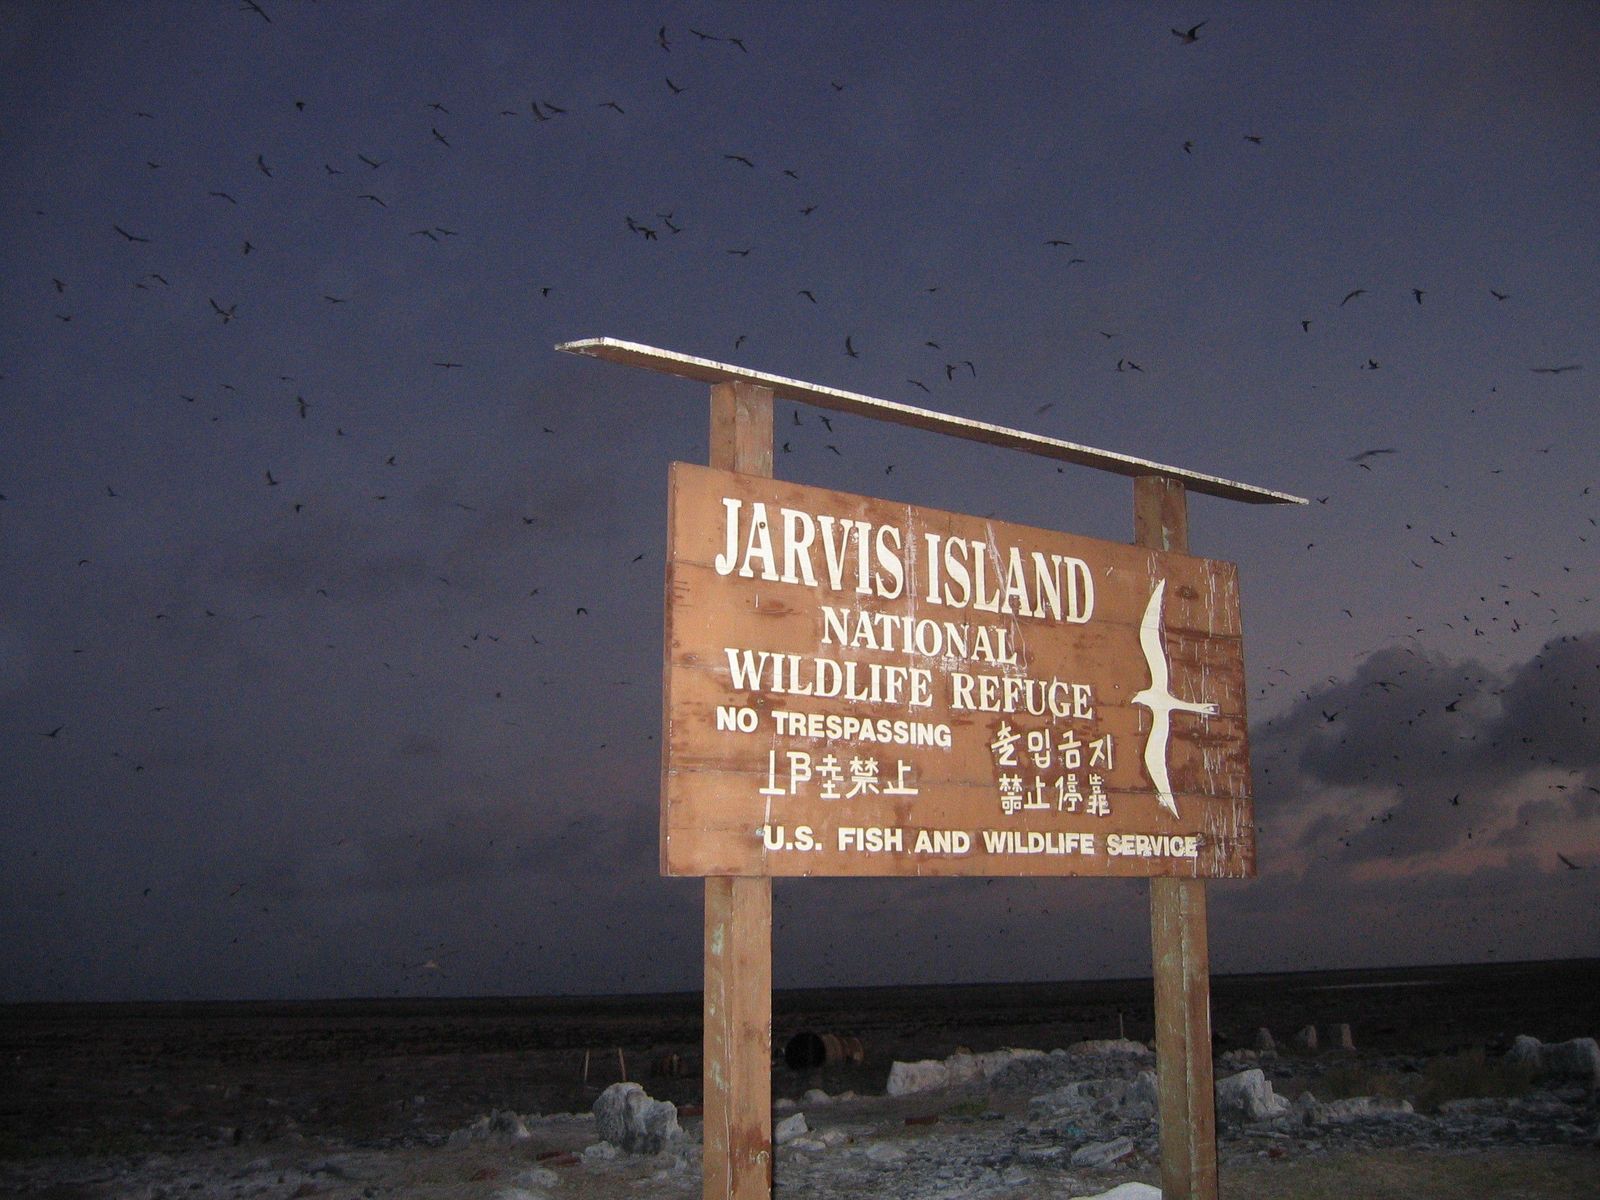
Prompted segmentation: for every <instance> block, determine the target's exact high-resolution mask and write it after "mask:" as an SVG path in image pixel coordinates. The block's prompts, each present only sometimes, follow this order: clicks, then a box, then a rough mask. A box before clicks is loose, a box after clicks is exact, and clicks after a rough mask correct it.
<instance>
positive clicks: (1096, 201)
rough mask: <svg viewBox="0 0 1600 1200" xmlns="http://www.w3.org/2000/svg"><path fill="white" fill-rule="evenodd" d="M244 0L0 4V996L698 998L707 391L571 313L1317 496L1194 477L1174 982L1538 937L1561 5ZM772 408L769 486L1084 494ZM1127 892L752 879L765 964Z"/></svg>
mask: <svg viewBox="0 0 1600 1200" xmlns="http://www.w3.org/2000/svg"><path fill="white" fill-rule="evenodd" d="M260 7H261V10H262V12H261V13H257V12H253V11H251V10H250V9H249V8H247V7H244V6H242V5H238V4H236V3H234V2H233V0H227V2H224V3H216V4H206V5H194V4H177V5H161V4H149V5H139V6H122V5H99V6H89V5H72V6H61V5H53V4H18V3H5V4H0V114H3V117H0V171H3V183H4V187H3V188H0V204H3V205H4V210H5V215H4V220H3V221H0V304H3V305H4V319H3V321H0V496H3V497H4V499H3V501H0V563H3V566H4V572H5V578H6V580H7V584H8V586H7V587H6V589H5V593H4V596H3V598H0V698H3V703H0V753H3V755H4V761H5V769H4V771H3V772H0V847H3V855H4V861H5V870H4V871H3V872H0V981H3V983H0V999H34V998H44V999H50V998H79V997H86V998H123V997H190V996H194V997H212V996H279V995H374V994H376V995H387V994H391V993H394V992H400V993H416V992H428V993H445V994H473V993H530V992H535V993H537V992H554V991H602V990H641V989H659V988H685V987H693V986H696V984H697V982H698V978H699V971H700V917H699V904H700V888H699V885H698V883H696V882H694V881H664V880H661V879H660V878H659V877H658V876H657V874H656V844H655V843H656V828H657V815H656V810H657V791H658V771H659V761H658V744H657V733H658V729H659V720H660V713H659V704H660V700H659V695H660V688H659V674H660V657H661V644H660V638H661V634H660V627H661V583H662V552H663V546H664V538H665V528H664V523H665V518H664V511H665V504H664V500H665V487H666V466H667V463H668V462H669V461H671V460H673V459H682V460H688V461H704V460H705V456H706V435H705V425H706V403H705V389H704V388H703V387H702V386H700V385H697V384H690V383H684V382H681V381H677V380H671V379H666V378H662V377H656V376H652V375H648V374H644V373H640V372H634V371H628V370H625V369H623V368H619V367H614V366H610V365H606V364H599V363H594V362H590V361H586V360H581V359H577V358H572V357H569V356H565V355H561V354H557V353H554V352H553V351H552V349H551V347H552V346H553V345H554V344H556V343H557V342H561V341H566V340H569V339H573V338H581V337H590V336H600V335H609V336H613V337H619V338H625V339H628V340H633V341H639V342H645V343H650V344H654V345H659V346H663V347H666V348H669V349H673V350H679V351H682V352H685V353H691V354H697V355H701V356H703V357H708V358H713V359H720V360H724V361H732V362H737V363H740V364H743V365H747V366H750V367H753V368H756V369H759V370H765V371H771V372H775V373H778V374H783V375H788V376H792V377H797V378H801V379H807V380H811V381H814V382H816V383H820V384H824V385H828V386H833V387H839V388H845V389H849V390H853V391H858V392H864V393H867V394H870V395H875V396H881V397H885V398H888V399H894V400H901V401H905V402H909V403H916V404H924V405H927V406H930V407H935V408H939V409H942V410H944V411H948V412H953V413H959V414H962V415H967V416H973V417H979V418H982V419H984V420H989V421H993V422H997V423H1000V424H1005V425H1012V426H1017V427H1021V428H1026V429H1032V430H1037V431H1039V432H1043V433H1048V434H1052V435H1055V436H1059V437H1064V438H1068V439H1071V440H1074V441H1078V442H1083V443H1087V444H1090V445H1097V446H1103V447H1106V448H1108V449H1113V450H1118V451H1123V452H1126V453H1130V454H1135V455H1140V456H1143V457H1147V458H1152V459H1156V460H1158V461H1165V462H1172V463H1176V464H1178V465H1182V466H1185V467H1189V468H1193V469H1196V470H1201V471H1206V472H1210V473H1213V474H1218V475H1223V476H1226V477H1230V478H1235V479H1241V480H1244V481H1247V482H1250V483H1255V484H1259V485H1263V486H1266V487H1271V488H1276V489H1280V490H1283V491H1287V492H1293V493H1297V494H1300V495H1305V496H1309V497H1311V498H1312V503H1311V504H1310V505H1309V506H1307V507H1305V508H1297V509H1288V508H1279V509H1271V508H1269V509H1263V508H1255V507H1248V506H1242V505H1234V504H1229V503H1225V502H1222V501H1216V500H1209V499H1206V498H1203V497H1197V498H1195V499H1194V500H1193V501H1192V502H1191V509H1190V514H1191V544H1192V547H1193V549H1194V552H1195V553H1198V554H1204V555H1207V556H1210V557H1216V558H1226V559H1230V560H1233V561H1236V562H1238V563H1239V565H1240V571H1241V582H1242V589H1243V596H1244V618H1245V628H1246V641H1245V656H1246V664H1247V668H1248V670H1249V674H1250V682H1251V689H1250V690H1251V697H1252V699H1251V703H1252V718H1253V721H1254V726H1253V756H1254V758H1255V762H1256V780H1257V783H1256V788H1257V790H1256V812H1257V818H1258V821H1259V823H1260V825H1261V843H1260V856H1259V857H1260V868H1261V878H1260V879H1259V880H1257V881H1254V882H1252V883H1247V884H1226V885H1217V886H1216V887H1215V888H1214V893H1213V896H1214V898H1213V910H1212V911H1213V918H1212V955H1213V964H1214V967H1215V969H1217V970H1219V971H1222V970H1253V969H1266V968H1279V967H1331V966H1341V965H1354V964H1363V963H1380V962H1414V961H1446V960H1464V961H1471V960H1477V959H1483V958H1491V957H1499V958H1513V957H1516V958H1520V957H1539V956H1555V955H1572V954H1592V953H1594V952H1595V950H1596V944H1595V941H1594V935H1593V927H1594V926H1593V921H1594V910H1595V904H1596V900H1597V898H1600V885H1597V882H1596V881H1597V880H1600V790H1597V789H1600V738H1597V737H1596V731H1597V728H1600V609H1597V607H1596V604H1595V600H1594V597H1595V594H1596V590H1597V586H1600V556H1597V554H1596V546H1597V544H1600V541H1597V539H1600V527H1597V525H1596V521H1597V520H1600V479H1597V472H1596V468H1595V463H1596V461H1597V458H1596V450H1597V442H1600V416H1597V406H1596V403H1595V394H1594V383H1593V380H1594V377H1595V374H1596V372H1597V371H1600V355H1597V345H1596V335H1597V330H1600V326H1597V324H1596V321H1595V313H1596V312H1597V311H1600V305H1597V296H1596V280H1597V278H1600V273H1597V267H1600V262H1597V252H1596V247H1597V246H1600V215H1597V214H1600V206H1597V205H1596V204H1595V197H1596V196H1597V195H1600V186H1597V185H1600V169H1597V159H1596V146H1597V145H1600V85H1597V84H1596V82H1595V73H1594V64H1595V62H1596V61H1600V36H1597V33H1596V23H1595V22H1594V20H1593V13H1592V11H1591V10H1588V9H1586V8H1583V7H1580V6H1568V5H1550V6H1544V5H1532V4H1504V5H1500V4H1480V5H1458V6H1448V7H1439V6H1432V5H1421V4H1418V5H1382V6H1376V5H1359V6H1358V5H1341V6H1338V7H1337V8H1333V7H1330V6H1325V5H1281V4H1268V5H1230V6H1227V7H1226V8H1225V9H1224V8H1222V7H1220V6H1219V7H1218V9H1216V10H1214V11H1213V10H1209V9H1205V8H1195V7H1193V6H1187V5H1148V6H1133V5H1121V4H1118V5H1067V4H1062V5H1047V6H1036V5H1028V6H1023V5H1014V6H981V7H980V6H972V5H960V6H957V5H937V4H929V5H917V6H910V5H874V4H866V5H860V4H837V5H824V4H808V5H791V6H783V7H773V8H758V9H752V8H749V7H746V6H719V5H701V4H672V3H667V4H660V5H653V6H642V5H584V6H577V5H571V6H568V5H561V6H557V5H545V6H530V5H520V4H505V5H492V4H468V5H458V6H450V7H449V8H445V7H442V6H438V5H433V4H425V3H393V4H369V5H362V6H345V5H334V4H320V5H319V4H302V3H291V2H288V0H261V6H260ZM263 14H264V15H263ZM1202 20H1204V21H1206V24H1205V25H1204V26H1203V27H1202V28H1201V31H1200V36H1199V38H1198V40H1197V41H1196V42H1194V43H1192V44H1186V43H1184V42H1182V41H1181V40H1180V39H1178V38H1176V37H1174V36H1173V35H1172V34H1171V32H1170V30H1171V28H1172V27H1173V26H1178V27H1180V28H1184V29H1187V28H1188V27H1190V26H1192V25H1194V24H1195V23H1196V22H1197V21H1202ZM663 25H665V27H666V33H665V42H666V45H665V46H663V45H662V44H661V41H662V39H661V37H660V35H659V33H658V31H659V30H660V29H661V27H662V26H663ZM613 106H614V107H613ZM558 110H560V111H558ZM619 110H620V111H619ZM734 156H737V157H734ZM741 159H742V160H744V161H741ZM371 164H379V165H371ZM646 230H648V231H649V232H648V233H647V232H645V231H646ZM130 235H131V236H130ZM1052 240H1062V241H1065V242H1068V243H1070V245H1061V246H1057V245H1049V244H1047V243H1048V242H1050V241H1052ZM247 247H248V249H247ZM1413 289H1418V290H1420V291H1421V296H1420V298H1419V297H1418V296H1417V295H1416V292H1415V291H1414V290H1413ZM803 292H809V293H811V297H814V301H813V299H812V298H810V297H808V296H806V295H805V294H803ZM1352 293H1354V294H1353V295H1352ZM1501 297H1503V298H1501ZM846 337H850V338H851V339H852V344H853V346H854V347H855V348H856V349H857V350H858V351H859V356H858V357H848V356H847V355H846V354H845V346H844V343H845V338H846ZM928 343H936V345H929V344H928ZM963 360H970V361H971V362H972V363H973V367H974V369H973V371H970V372H969V371H968V370H967V369H966V368H964V367H962V368H960V369H958V370H953V371H949V370H947V365H948V364H955V363H960V362H961V361H963ZM442 363H449V364H459V365H452V366H441V365H438V364H442ZM1133 364H1137V367H1135V366H1134V365H1133ZM1568 367H1570V368H1573V369H1570V370H1561V371H1559V372H1557V371H1550V370H1543V368H1568ZM913 381H916V382H913ZM919 385H920V386H919ZM791 411H792V410H791V407H790V406H788V405H782V404H780V406H779V413H778V419H779V422H780V434H779V440H780V442H781V443H783V445H782V447H781V449H780V453H779V454H778V456H777V473H778V474H779V475H780V476H782V477H784V478H788V479H794V480H799V481H803V482H807V483H813V484H818V485H821V486H827V487H834V488H839V489H842V490H847V491H853V492H858V493H865V494H870V495H881V496H887V497H891V498H893V499H897V500H905V501H911V502H914V503H918V504H925V505H929V506H933V507H939V508H946V509H952V510H956V511H962V512H971V513H978V514H988V513H994V514H996V515H998V516H1001V517H1004V518H1005V519H1008V520H1014V521H1020V522H1024V523H1028V524H1032V525H1038V526H1045V527H1052V528H1059V529H1064V530H1068V531H1070V532H1074V533H1082V534H1088V535H1091V536H1096V537H1105V538H1114V539H1126V538H1128V537H1130V536H1131V516H1130V509H1131V489H1130V488H1129V486H1128V484H1127V481H1125V480H1122V479H1118V478H1115V477H1111V476H1104V475H1099V474H1096V473H1093V472H1088V471H1084V470H1077V469H1071V468H1068V469H1067V470H1066V471H1065V472H1058V471H1057V470H1056V468H1055V466H1054V465H1053V464H1051V463H1049V462H1046V461H1044V460H1039V459H1033V458H1029V457H1027V456H1019V455H1016V454H1004V453H1001V452H998V451H992V450H988V449H985V448H979V447H972V446H967V445H960V444H955V443H949V442H946V441H944V440H942V439H938V438H935V437H932V436H930V435H925V434H918V433H914V432H911V431H907V430H902V429H897V428H889V427H874V426H872V425H870V424H869V423H866V422H863V421H860V420H858V419H852V418H845V417H841V418H835V419H834V428H833V430H832V431H831V432H830V431H828V430H826V429H825V428H824V427H823V426H822V425H821V423H820V421H819V420H818V418H817V417H816V415H815V414H814V412H812V411H811V410H806V411H803V412H802V413H801V416H800V419H801V422H802V423H801V424H800V425H799V426H796V425H795V424H794V423H793V417H792V415H791ZM830 446H831V447H832V449H830ZM1368 450H1385V451H1392V452H1389V453H1384V454H1379V455H1373V456H1371V457H1368V458H1365V459H1363V460H1361V461H1359V462H1356V461H1352V459H1353V458H1354V457H1355V456H1357V455H1359V454H1361V452H1363V451H1368ZM891 464H892V465H893V467H894V469H893V471H892V473H890V472H888V467H889V466H890V465H891ZM641 555H642V558H641V557H638V556H641ZM580 606H581V607H583V608H585V609H586V610H587V613H586V614H582V615H580V614H579V613H578V611H577V610H578V608H579V607H580ZM1558 852H1559V853H1561V854H1564V855H1565V856H1566V857H1567V858H1568V859H1570V860H1571V861H1573V862H1575V863H1576V864H1578V866H1579V868H1581V869H1578V870H1573V869H1571V868H1568V867H1567V866H1565V865H1564V864H1563V863H1562V861H1561V860H1560V859H1559V858H1558V857H1557V853H1558ZM1144 893H1145V888H1144V886H1143V885H1142V884H1138V883H1119V882H1113V881H1095V880H1082V881H1074V880H1066V881H1046V882H1025V881H998V882H992V883H985V882H983V881H965V882H963V881H945V882H938V883H935V882H914V883H871V882H856V881H839V882H806V883H794V884H780V885H779V886H778V889H777V921H778V931H777V935H776V950H777V962H776V974H777V980H778V982H779V983H780V984H791V985H798V984H823V983H876V982H894V981H922V980H929V981H931V980H951V979H955V980H975V979H991V978H1041V977H1057V976H1087V975H1106V974H1118V975H1121V974H1134V973H1138V972H1140V971H1143V970H1146V969H1148V962H1149V950H1148V934H1147V924H1146V920H1147V918H1146V912H1147V909H1146V904H1145V899H1144Z"/></svg>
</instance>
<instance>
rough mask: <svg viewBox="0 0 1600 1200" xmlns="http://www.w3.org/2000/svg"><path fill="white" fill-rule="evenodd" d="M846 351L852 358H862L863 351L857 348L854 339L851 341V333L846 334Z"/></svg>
mask: <svg viewBox="0 0 1600 1200" xmlns="http://www.w3.org/2000/svg"><path fill="white" fill-rule="evenodd" d="M844 352H845V353H846V354H847V355H849V356H850V357H851V358H860V357H861V353H860V352H859V351H858V350H857V349H856V347H855V343H854V342H853V341H851V339H850V335H848V334H846V335H845V339H844Z"/></svg>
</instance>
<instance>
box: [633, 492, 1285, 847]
mask: <svg viewBox="0 0 1600 1200" xmlns="http://www.w3.org/2000/svg"><path fill="white" fill-rule="evenodd" d="M668 521H669V530H668V544H669V562H668V569H667V624H666V697H665V729H664V737H663V763H662V814H661V862H662V870H663V872H664V873H665V874H669V875H1183V876H1229V877H1239V876H1249V875H1252V874H1254V870H1255V842H1254V836H1253V827H1252V817H1251V805H1250V762H1249V752H1248V744H1247V738H1246V721H1245V681H1244V663H1243V658H1242V655H1241V648H1240V647H1241V640H1240V628H1239V590H1238V574H1237V571H1236V570H1235V568H1234V567H1233V565H1232V564H1230V563H1225V562H1218V561H1214V560H1211V559H1202V558H1193V557H1190V556H1188V555H1181V554H1169V553H1162V552H1159V551H1155V550H1150V549H1146V548H1143V547H1138V546H1131V545H1124V544H1122V543H1120V542H1105V541H1099V540H1096V539H1091V538H1084V537H1076V536H1072V535H1069V534H1063V533H1057V532H1052V531H1049V530H1042V529H1032V528H1028V527H1026V526H1021V525H1012V524H1007V523H1004V522H999V521H989V520H984V519H981V518H977V517H970V516H962V515H959V514H955V513H947V512H940V511H937V510H934V509H927V508H918V507H912V506H909V505H905V504H897V503H892V502H890V501H886V500H876V499H871V498H868V497H863V496H852V495H847V494H845V493H842V492H832V491H827V490H824V489H820V488H811V487H804V486H802V485H799V484H792V483H784V482H780V481H777V480H772V479H765V478H759V477H755V476H749V475H738V474H733V473H730V472H726V471H717V470H712V469H709V468H705V467H697V466H690V465H687V464H684V463H674V464H673V465H672V469H671V496H670V507H669V517H668Z"/></svg>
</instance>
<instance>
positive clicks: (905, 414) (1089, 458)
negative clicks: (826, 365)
mask: <svg viewBox="0 0 1600 1200" xmlns="http://www.w3.org/2000/svg"><path fill="white" fill-rule="evenodd" d="M556 349H557V350H562V351H565V352H566V353H568V354H582V355H587V356H588V357H590V358H601V359H604V360H606V361H607V362H614V363H621V364H622V365H624V366H628V367H642V368H644V369H645V370H647V371H659V372H661V373H662V374H665V375H677V376H679V377H680V378H683V379H694V380H697V381H699V382H701V383H727V382H730V381H740V382H744V383H751V384H756V385H758V386H760V387H765V388H770V389H771V390H772V394H773V395H774V396H777V397H780V398H782V399H784V400H793V401H795V402H797V403H800V404H811V405H815V406H816V407H818V408H827V409H832V410H833V411H834V412H845V413H854V414H855V415H856V416H861V417H870V418H872V419H873V420H876V421H889V422H892V423H894V424H896V425H909V426H911V427H912V428H913V429H925V430H928V431H929V432H931V433H943V434H946V435H948V436H950V437H958V438H965V439H967V440H968V441H973V442H984V443H987V444H988V445H991V446H1004V447H1006V448H1007V449H1011V450H1025V451H1027V452H1028V453H1029V454H1038V455H1040V456H1042V457H1044V458H1054V459H1059V460H1060V461H1062V462H1070V463H1076V464H1077V465H1078V466H1082V467H1094V468H1095V469H1097V470H1101V471H1111V472H1113V473H1114V474H1117V475H1126V476H1129V477H1131V478H1134V479H1137V478H1139V477H1140V476H1151V475H1153V476H1157V477H1159V478H1162V479H1171V480H1174V481H1176V482H1178V483H1181V484H1183V485H1184V486H1185V487H1187V488H1188V489H1189V490H1191V491H1195V492H1199V493H1201V494H1202V495H1206V496H1218V497H1220V498H1222V499H1224V500H1238V501H1242V502H1243V503H1245V504H1304V503H1305V502H1306V501H1305V500H1304V498H1302V497H1300V496H1291V495H1289V494H1287V493H1285V492H1275V491H1272V490H1270V489H1268V488H1262V487H1254V486H1252V485H1251V484H1248V483H1237V482H1235V481H1234V480H1231V479H1222V478H1219V477H1218V476H1216V475H1204V474H1201V473H1200V472H1198V471H1187V470H1184V469H1183V468H1182V467H1172V466H1167V465H1165V464H1163V463H1157V462H1151V461H1149V460H1148V459H1143V458H1134V457H1133V456H1132V455H1128V454H1118V453H1116V452H1115V451H1111V450H1096V449H1095V448H1094V447H1092V446H1081V445H1078V444H1077V443H1076V442H1067V441H1063V440H1061V439H1060V438H1053V437H1046V436H1044V435H1043V434H1039V433H1027V432H1025V431H1024V430H1021V429H1008V428H1006V427H1005V426H1004V425H991V424H990V423H989V422H987V421H974V420H972V419H971V418H968V417H957V416H953V415H951V414H950V413H942V412H936V411H934V410H933V409H931V408H917V407H916V406H915V405H911V404H900V403H897V402H896V401H893V400H879V399H877V398H876V397H873V396H863V395H861V394H859V393H857V392H844V391H840V390H838V389H837V388H830V387H822V386H821V385H819V384H815V383H805V382H803V381H801V380H798V379H786V378H785V377H784V376H782V375H769V374H767V372H765V371H752V370H751V369H750V368H748V367H739V366H734V365H733V364H731V363H721V362H713V361H712V360H711V359H709V358H695V357H693V356H692V355H688V354H679V353H677V352H675V351H672V350H661V349H658V348H656V347H655V346H642V345H640V344H638V343H637V342H624V341H619V340H617V339H616V338H607V337H600V338H584V339H582V340H580V341H576V342H563V343H561V344H560V345H559V346H557V347H556Z"/></svg>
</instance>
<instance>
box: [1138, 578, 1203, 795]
mask: <svg viewBox="0 0 1600 1200" xmlns="http://www.w3.org/2000/svg"><path fill="white" fill-rule="evenodd" d="M1166 590H1167V581H1166V580H1165V579H1163V580H1161V582H1160V583H1158V584H1156V587H1155V591H1153V592H1151V593H1150V603H1149V604H1147V605H1145V610H1144V618H1143V620H1141V621H1140V622H1139V646H1140V648H1141V649H1142V650H1143V651H1144V659H1145V663H1146V665H1147V666H1148V667H1149V669H1150V686H1149V687H1147V688H1145V689H1144V690H1143V691H1140V692H1136V693H1134V696H1133V703H1135V704H1141V705H1143V706H1144V707H1145V708H1148V709H1149V710H1150V736H1149V737H1148V738H1147V739H1146V740H1145V744H1144V767H1145V770H1146V771H1148V772H1149V774H1150V782H1152V783H1154V784H1155V785H1156V799H1157V800H1158V801H1159V802H1160V804H1161V807H1162V808H1164V809H1166V810H1167V811H1168V812H1170V813H1171V814H1172V815H1173V816H1177V815H1178V804H1177V801H1176V800H1175V799H1174V798H1173V795H1172V782H1171V780H1170V779H1169V778H1168V776H1167V739H1168V737H1169V736H1170V734H1171V732H1172V713H1173V711H1174V710H1177V711H1178V712H1191V713H1197V714H1199V715H1202V716H1215V715H1216V712H1217V706H1216V705H1215V704H1199V703H1195V702H1194V701H1190V700H1179V699H1178V698H1177V697H1176V696H1174V695H1173V694H1172V692H1171V691H1170V690H1169V678H1170V670H1169V668H1168V666H1167V651H1166V647H1165V646H1163V645H1162V642H1161V599H1162V597H1163V596H1164V595H1165V593H1166Z"/></svg>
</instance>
